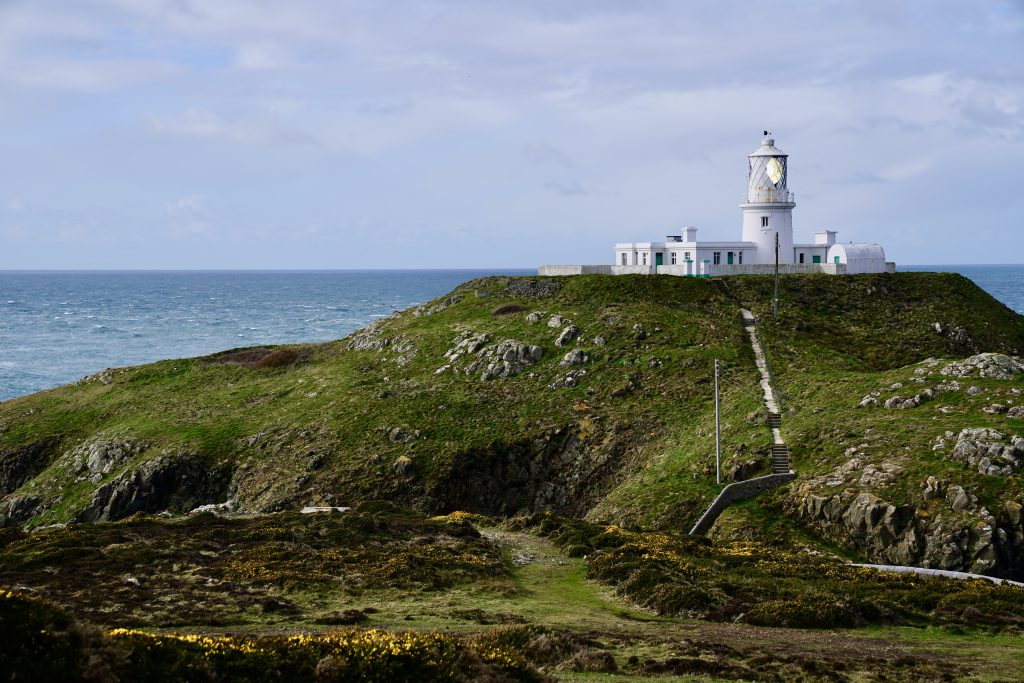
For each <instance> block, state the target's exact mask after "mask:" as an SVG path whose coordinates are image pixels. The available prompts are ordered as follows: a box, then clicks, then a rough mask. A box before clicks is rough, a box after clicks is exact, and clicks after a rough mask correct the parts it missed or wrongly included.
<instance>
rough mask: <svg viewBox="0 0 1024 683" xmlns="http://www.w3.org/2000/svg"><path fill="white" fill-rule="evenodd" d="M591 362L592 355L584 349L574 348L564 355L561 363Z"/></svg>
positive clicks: (581, 363)
mask: <svg viewBox="0 0 1024 683" xmlns="http://www.w3.org/2000/svg"><path fill="white" fill-rule="evenodd" d="M589 362H590V355H589V354H588V353H587V352H586V351H584V350H583V349H573V350H572V351H570V352H569V353H567V354H565V356H563V357H562V360H561V362H560V363H559V365H586V364H587V363H589Z"/></svg>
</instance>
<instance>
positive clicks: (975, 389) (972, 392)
mask: <svg viewBox="0 0 1024 683" xmlns="http://www.w3.org/2000/svg"><path fill="white" fill-rule="evenodd" d="M983 393H985V390H984V389H982V388H981V387H969V388H968V389H967V395H968V396H977V395H979V394H983Z"/></svg>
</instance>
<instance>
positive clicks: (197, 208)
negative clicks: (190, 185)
mask: <svg viewBox="0 0 1024 683" xmlns="http://www.w3.org/2000/svg"><path fill="white" fill-rule="evenodd" d="M166 211H167V215H168V216H169V217H170V219H171V233H172V235H173V236H175V237H177V238H179V239H181V238H184V239H199V238H201V237H204V236H207V235H208V234H209V232H210V220H209V219H210V211H209V209H208V208H207V207H206V200H205V198H204V197H203V196H202V195H197V194H195V195H189V196H187V197H181V198H180V199H177V200H175V201H173V202H170V203H169V204H167V205H166Z"/></svg>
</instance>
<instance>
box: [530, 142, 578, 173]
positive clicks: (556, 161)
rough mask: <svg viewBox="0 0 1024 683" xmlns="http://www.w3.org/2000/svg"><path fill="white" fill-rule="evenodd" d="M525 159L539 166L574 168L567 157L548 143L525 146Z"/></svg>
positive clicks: (534, 143)
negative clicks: (549, 165) (551, 165)
mask: <svg viewBox="0 0 1024 683" xmlns="http://www.w3.org/2000/svg"><path fill="white" fill-rule="evenodd" d="M523 158H525V159H526V160H527V161H529V162H530V163H531V164H535V165H537V166H541V165H544V164H553V165H555V166H562V167H564V168H572V165H573V164H572V161H571V160H570V159H569V158H568V157H567V156H565V155H564V154H562V152H560V151H559V150H557V149H555V148H554V147H552V146H551V145H549V144H548V143H546V142H531V143H527V144H525V145H523Z"/></svg>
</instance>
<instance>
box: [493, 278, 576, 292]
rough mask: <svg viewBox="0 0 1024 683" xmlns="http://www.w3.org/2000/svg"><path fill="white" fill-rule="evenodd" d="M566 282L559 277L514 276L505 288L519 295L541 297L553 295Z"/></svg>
mask: <svg viewBox="0 0 1024 683" xmlns="http://www.w3.org/2000/svg"><path fill="white" fill-rule="evenodd" d="M564 284H565V283H564V282H562V281H561V280H558V279H550V280H529V279H526V278H518V277H517V278H512V279H510V280H509V281H508V284H507V285H505V290H506V291H509V292H511V293H513V294H515V295H517V296H528V297H540V296H551V295H552V294H554V293H555V292H557V291H558V290H560V289H561V288H562V286H563V285H564Z"/></svg>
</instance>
